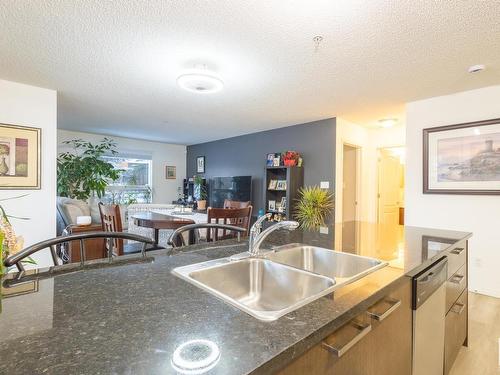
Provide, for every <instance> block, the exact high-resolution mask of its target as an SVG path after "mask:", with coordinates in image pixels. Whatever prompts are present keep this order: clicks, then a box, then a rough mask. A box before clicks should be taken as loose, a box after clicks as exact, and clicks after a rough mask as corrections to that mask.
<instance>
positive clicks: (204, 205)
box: [198, 200, 207, 210]
mask: <svg viewBox="0 0 500 375" xmlns="http://www.w3.org/2000/svg"><path fill="white" fill-rule="evenodd" d="M206 208H207V201H206V200H202V201H198V210H205V209H206Z"/></svg>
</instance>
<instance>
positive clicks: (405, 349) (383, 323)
mask: <svg viewBox="0 0 500 375" xmlns="http://www.w3.org/2000/svg"><path fill="white" fill-rule="evenodd" d="M411 324H412V311H411V283H410V280H409V279H407V280H404V282H403V283H402V284H401V285H399V286H398V287H397V288H396V289H394V290H393V291H391V292H389V293H388V294H387V295H386V296H384V297H383V298H382V299H380V300H379V301H378V302H377V303H375V304H374V305H372V306H371V307H370V308H369V309H367V311H365V312H363V313H362V314H360V315H358V316H357V317H356V318H355V319H353V320H351V321H349V322H348V323H346V324H345V325H344V326H342V327H340V328H339V329H337V330H336V331H335V332H334V333H332V334H331V335H330V336H328V337H327V338H325V339H324V340H323V342H322V343H320V344H318V345H316V346H314V347H313V348H312V349H310V350H309V351H307V352H306V353H304V354H303V355H302V356H300V357H299V358H297V359H296V360H295V361H294V362H292V363H290V364H289V365H288V366H287V367H285V368H284V369H282V370H281V371H280V372H279V374H280V375H290V374H291V375H295V374H297V375H298V374H333V375H344V374H345V375H381V374H384V375H410V374H411V345H412V338H411V332H412V329H411Z"/></svg>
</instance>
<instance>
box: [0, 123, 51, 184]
mask: <svg viewBox="0 0 500 375" xmlns="http://www.w3.org/2000/svg"><path fill="white" fill-rule="evenodd" d="M41 132H42V130H41V129H40V128H34V127H28V126H20V125H11V124H0V190H9V189H16V190H39V189H41Z"/></svg>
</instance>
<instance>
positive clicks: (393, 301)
mask: <svg viewBox="0 0 500 375" xmlns="http://www.w3.org/2000/svg"><path fill="white" fill-rule="evenodd" d="M384 302H387V303H388V304H389V308H388V309H387V310H385V311H384V312H383V313H376V312H374V311H370V310H368V311H367V312H368V315H370V316H371V317H372V319H375V320H378V321H379V322H381V321H382V320H384V319H385V318H387V317H388V316H389V315H391V314H392V313H393V312H394V310H396V309H397V308H398V307H399V306H401V300H396V299H392V298H386V299H385V300H384Z"/></svg>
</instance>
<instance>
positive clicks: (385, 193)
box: [378, 149, 402, 225]
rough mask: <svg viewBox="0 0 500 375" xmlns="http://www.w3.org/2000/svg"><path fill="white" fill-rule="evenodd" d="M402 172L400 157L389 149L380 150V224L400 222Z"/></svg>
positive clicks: (396, 223)
mask: <svg viewBox="0 0 500 375" xmlns="http://www.w3.org/2000/svg"><path fill="white" fill-rule="evenodd" d="M401 173H402V167H401V164H400V162H399V157H398V156H396V155H394V154H393V153H391V152H390V151H389V150H386V149H381V150H379V158H378V222H379V223H380V224H388V225H398V224H399V207H400V205H401V203H400V201H399V200H400V190H401V178H402V175H401Z"/></svg>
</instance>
